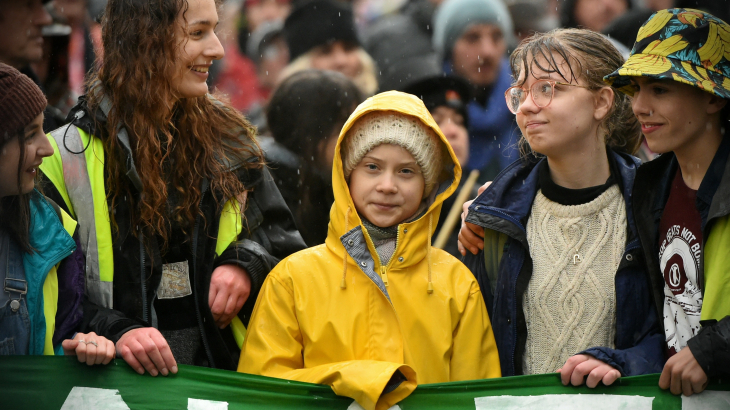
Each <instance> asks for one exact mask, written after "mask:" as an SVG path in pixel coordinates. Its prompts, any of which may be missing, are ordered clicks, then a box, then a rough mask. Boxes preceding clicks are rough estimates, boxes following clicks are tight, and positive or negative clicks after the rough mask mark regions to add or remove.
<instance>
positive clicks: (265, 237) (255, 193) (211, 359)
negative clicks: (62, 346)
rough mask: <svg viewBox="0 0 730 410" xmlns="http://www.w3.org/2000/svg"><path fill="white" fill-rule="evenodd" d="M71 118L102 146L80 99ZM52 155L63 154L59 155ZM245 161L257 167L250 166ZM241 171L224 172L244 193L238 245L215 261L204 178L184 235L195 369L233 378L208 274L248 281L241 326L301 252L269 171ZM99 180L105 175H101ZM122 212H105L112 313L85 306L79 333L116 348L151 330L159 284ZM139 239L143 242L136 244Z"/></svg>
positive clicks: (122, 203) (232, 352) (229, 341)
mask: <svg viewBox="0 0 730 410" xmlns="http://www.w3.org/2000/svg"><path fill="white" fill-rule="evenodd" d="M78 112H83V113H84V115H83V116H81V117H80V119H79V118H76V119H75V120H74V123H73V124H74V125H75V126H77V127H78V128H79V129H81V130H83V131H85V132H86V133H87V134H89V135H91V136H92V138H94V139H96V138H101V139H103V138H105V136H104V132H103V129H105V127H104V126H103V125H104V124H105V122H106V118H105V116H104V115H103V113H101V111H100V110H99V111H96V112H91V111H90V110H89V108H88V106H87V105H86V102H85V100H84V98H83V97H82V98H81V99H79V103H78V104H77V106H76V107H74V109H72V110H71V113H70V114H69V117H68V120H71V119H74V118H75V115H76V114H77V113H78ZM94 116H96V117H95V118H96V123H97V124H100V125H101V126H100V128H99V129H96V128H95V126H96V125H95V121H94V120H93V118H94ZM59 149H64V148H63V147H59ZM101 154H103V153H101ZM125 160H131V159H130V158H127V159H125ZM249 160H250V161H253V162H255V161H258V159H257V158H250V159H249ZM125 163H126V161H125ZM244 165H245V164H242V163H241V164H232V167H231V168H232V171H231V172H235V173H237V175H238V177H239V179H240V181H241V182H242V183H243V185H244V186H245V187H246V188H247V190H248V191H249V192H248V198H247V201H246V209H245V214H244V220H243V223H244V225H243V229H242V230H241V233H240V235H239V237H238V240H237V241H235V242H233V243H232V244H231V245H230V246H228V248H227V249H225V251H223V252H222V253H221V254H220V255H218V254H216V242H217V241H216V238H217V236H218V228H219V222H220V218H221V211H222V204H217V203H216V201H215V199H214V195H213V193H212V192H211V191H210V187H209V181H208V180H207V179H205V178H204V179H203V181H202V183H201V186H200V190H201V193H202V198H201V200H200V205H199V210H200V213H201V214H202V215H198V216H197V218H196V221H195V225H194V228H193V230H192V232H191V234H192V237H191V240H192V244H191V247H192V255H191V259H192V260H191V261H190V281H191V285H192V286H193V287H194V290H193V295H194V296H195V304H196V307H197V312H196V314H197V323H198V327H199V329H200V332H201V337H202V344H203V346H204V349H205V353H206V355H205V356H206V357H205V360H204V361H202V362H200V363H197V362H196V364H198V365H203V366H209V367H216V368H222V369H230V370H235V368H236V365H237V363H238V358H239V355H240V350H239V348H238V345H237V343H236V341H235V339H234V337H233V334H232V331H231V330H230V327H227V328H225V329H223V330H221V329H218V327H217V326H216V324H215V321H214V320H213V316H212V314H211V311H210V308H209V306H208V291H209V288H210V279H211V274H212V272H213V270H214V269H215V268H216V267H218V266H221V265H226V264H234V265H238V266H240V267H241V268H243V269H245V270H246V271H247V272H248V274H249V276H250V278H251V294H250V296H249V298H248V301H247V302H246V304H245V305H244V307H243V309H241V311H240V312H239V314H238V316H239V318H240V319H241V321H242V322H243V323H244V324H247V323H248V319H249V317H250V314H251V311H252V309H253V306H254V304H255V301H256V297H257V295H258V292H259V290H260V288H261V285H262V284H263V281H264V279H265V278H266V276H267V275H268V273H269V271H270V270H271V269H272V268H273V267H274V266H275V265H276V264H277V263H278V262H279V260H280V259H282V258H284V257H286V256H288V255H290V254H291V253H294V252H296V251H299V250H301V249H304V248H305V244H304V242H303V240H302V238H301V236H300V235H299V232H298V231H297V230H296V228H295V226H294V222H293V219H292V216H291V213H290V212H289V209H288V208H287V206H286V203H285V202H284V200H283V199H282V197H281V194H279V191H278V189H277V188H276V184H275V183H274V181H273V178H272V177H271V175H270V174H269V171H268V169H267V168H262V169H248V168H246V167H244ZM44 172H46V170H45V169H44ZM104 173H105V174H106V171H105V172H104ZM49 182H50V181H49ZM132 185H133V184H132ZM45 193H46V195H48V196H49V197H50V198H52V199H53V200H54V201H56V202H57V203H58V204H61V206H62V207H66V208H67V204H66V202H65V201H64V196H63V195H62V194H61V193H60V192H59V191H58V189H57V188H56V186H54V185H53V184H52V183H48V184H46V188H45ZM129 207H130V203H129V201H127V200H125V198H124V197H123V196H121V197H119V198H117V202H116V208H114V209H113V210H112V208H111V206H109V209H110V210H111V212H113V213H114V220H115V222H116V226H117V227H118V231H116V232H114V233H113V235H112V236H113V238H112V243H113V255H114V256H113V257H114V261H113V263H114V277H113V307H114V309H107V308H102V307H100V306H97V305H95V304H93V303H91V302H87V303H85V305H84V323H83V325H84V326H83V330H82V331H84V332H90V331H94V332H96V333H97V334H99V335H102V336H105V337H107V338H109V339H110V340H112V341H114V342H115V343H116V342H117V340H119V338H120V337H121V336H122V335H123V334H124V333H126V332H127V331H129V330H132V329H134V328H140V327H149V326H153V323H154V322H155V320H154V317H153V316H154V315H153V314H151V312H152V302H153V297H154V295H155V292H156V289H157V288H158V286H159V283H160V279H161V276H162V258H161V256H160V244H159V243H157V239H156V236H155V235H149V234H145V233H144V232H142V233H140V234H139V235H138V236H135V232H133V231H132V229H133V227H132V226H131V220H130V208H129ZM67 210H68V209H67ZM138 237H139V238H143V241H141V240H139V239H138ZM150 261H152V262H150ZM150 264H151V265H152V266H151V267H150ZM150 268H151V269H150ZM150 270H151V271H150Z"/></svg>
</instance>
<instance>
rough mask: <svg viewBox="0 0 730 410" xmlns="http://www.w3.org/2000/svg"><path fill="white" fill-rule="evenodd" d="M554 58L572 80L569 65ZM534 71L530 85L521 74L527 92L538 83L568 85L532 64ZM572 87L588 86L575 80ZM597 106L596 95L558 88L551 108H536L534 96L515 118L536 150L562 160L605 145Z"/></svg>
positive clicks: (567, 88) (530, 95) (531, 72)
mask: <svg viewBox="0 0 730 410" xmlns="http://www.w3.org/2000/svg"><path fill="white" fill-rule="evenodd" d="M553 57H554V58H555V60H556V62H557V63H558V67H560V71H561V72H562V73H563V75H564V76H565V77H566V78H568V79H570V78H571V77H570V67H569V65H568V63H566V62H565V60H563V59H562V58H561V57H560V56H556V55H553ZM540 58H542V57H540ZM530 63H532V62H531V61H530ZM540 65H542V66H547V63H546V62H544V61H543V62H541V64H540ZM531 67H532V69H531V71H530V74H529V75H528V76H527V81H525V82H524V83H522V81H523V79H524V78H525V77H524V73H521V74H520V76H519V78H518V81H517V84H521V87H523V88H525V89H530V88H531V87H532V85H533V84H534V83H535V82H537V81H538V80H542V79H545V80H554V81H557V82H563V83H567V82H568V81H566V80H565V79H564V78H563V77H561V76H560V74H558V73H546V72H544V71H542V70H540V69H539V68H537V64H532V65H531ZM570 83H571V84H580V85H584V84H581V83H580V82H579V81H577V80H576V79H572V80H571V82H570ZM595 105H596V103H595V101H594V94H593V92H591V91H590V90H588V89H585V88H581V87H573V86H568V85H555V93H554V94H553V99H552V101H551V102H550V104H549V105H548V106H547V107H543V108H540V107H538V106H537V105H535V103H534V102H533V101H532V93H530V94H529V95H528V96H527V98H526V99H525V102H524V103H522V105H520V108H519V110H518V111H517V114H515V117H516V120H517V125H518V126H519V127H520V131H522V135H523V136H524V137H525V139H526V140H527V142H528V143H529V144H530V148H532V150H534V151H536V152H538V153H540V154H543V155H546V156H548V157H553V158H559V157H561V156H562V155H563V154H565V153H569V152H580V151H584V150H586V149H593V148H594V147H595V146H596V145H597V144H603V141H602V140H600V139H599V138H598V128H599V126H600V122H601V120H602V119H603V116H600V115H598V114H597V112H596V109H595Z"/></svg>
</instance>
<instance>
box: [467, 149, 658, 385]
mask: <svg viewBox="0 0 730 410" xmlns="http://www.w3.org/2000/svg"><path fill="white" fill-rule="evenodd" d="M612 155H614V158H615V160H616V163H617V167H618V168H619V173H620V175H619V176H618V177H617V179H618V180H619V186H620V188H621V191H622V193H623V196H624V201H625V202H626V216H627V217H626V219H627V222H628V232H627V241H626V242H627V244H626V248H625V251H624V254H623V257H622V259H621V262H620V264H619V267H618V270H617V272H616V277H615V286H616V333H615V334H616V340H615V346H616V348H615V349H610V348H608V347H592V348H590V349H588V350H586V351H584V352H575V353H576V354H578V353H585V354H589V355H591V356H594V357H596V358H598V359H600V360H602V361H604V362H606V363H608V364H610V365H611V366H613V367H615V368H616V369H618V370H619V371H620V372H621V375H622V376H634V375H639V374H646V373H656V372H660V371H661V370H662V367H663V365H664V362H665V358H664V347H663V345H664V338H663V334H662V330H661V328H660V320H659V316H658V315H657V311H656V309H655V307H654V303H653V300H652V297H651V287H650V282H649V277H648V275H647V273H646V269H645V266H644V264H643V261H642V260H641V257H642V252H641V245H640V243H639V238H638V237H637V232H636V225H635V223H634V214H633V210H632V208H631V202H632V201H631V194H630V193H631V189H632V188H633V182H634V176H635V175H636V169H637V168H638V165H639V161H638V159H636V158H634V157H631V156H628V155H624V154H618V153H612ZM542 161H544V159H543V160H542ZM538 164H539V161H528V160H520V161H517V162H514V163H513V164H512V165H510V166H509V167H507V168H506V169H505V170H504V171H502V173H501V174H500V175H499V176H497V178H496V179H495V180H494V182H492V184H491V185H490V186H489V187H488V188H487V189H486V190H485V191H484V192H483V193H482V194H481V195H480V196H478V197H477V198H476V199H475V200H474V202H473V203H472V204H471V206H470V207H469V214H468V217H467V219H466V220H467V221H468V222H471V223H474V224H476V225H479V226H481V227H484V228H485V246H484V250H483V251H481V252H479V254H478V255H476V256H475V255H471V254H467V256H466V257H465V258H464V263H465V264H466V265H467V266H468V267H469V268H470V269H471V271H472V272H473V273H474V275H475V276H476V278H477V280H478V281H479V287H480V288H481V289H482V295H483V296H484V300H485V302H486V304H487V308H488V310H489V313H490V318H491V320H492V327H493V330H494V336H495V338H496V340H497V346H498V349H499V357H500V362H501V365H502V374H503V375H504V376H512V375H518V374H522V373H523V371H522V355H523V353H524V351H525V343H526V340H527V326H526V323H525V316H524V310H523V307H522V300H523V296H524V294H525V292H526V290H527V286H528V284H529V282H530V278H531V276H532V258H531V257H530V249H529V245H528V243H527V231H526V228H525V226H526V224H527V220H528V218H529V216H530V211H531V209H532V203H533V201H534V199H535V196H536V195H537V191H538V188H539V187H538V169H539V165H538Z"/></svg>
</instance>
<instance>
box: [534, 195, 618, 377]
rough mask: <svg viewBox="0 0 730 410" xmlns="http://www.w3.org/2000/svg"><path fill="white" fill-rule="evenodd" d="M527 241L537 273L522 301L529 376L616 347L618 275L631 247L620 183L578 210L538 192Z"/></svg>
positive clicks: (547, 371)
mask: <svg viewBox="0 0 730 410" xmlns="http://www.w3.org/2000/svg"><path fill="white" fill-rule="evenodd" d="M527 242H528V244H529V246H530V256H531V257H532V264H533V269H532V278H531V279H530V283H529V285H528V287H527V291H526V292H525V295H524V298H523V301H522V306H523V309H524V312H525V321H526V322H527V343H526V345H525V354H524V356H523V369H524V372H525V374H540V373H551V372H554V371H555V370H557V369H558V368H560V367H561V366H562V365H563V364H564V363H565V361H566V360H567V359H568V358H569V357H570V356H572V355H574V354H576V353H578V352H580V351H582V350H585V349H587V348H589V347H593V346H606V347H611V348H613V347H615V343H614V335H615V331H616V326H615V325H616V290H615V282H614V276H615V275H616V270H617V269H618V265H619V262H620V261H621V258H622V256H623V251H624V248H625V246H626V205H625V203H624V199H623V196H622V195H621V192H620V190H619V188H618V185H613V186H612V187H610V188H609V189H608V190H606V191H605V192H604V193H603V194H601V195H600V196H599V197H598V198H596V199H594V200H593V201H591V202H589V203H586V204H582V205H575V206H565V205H561V204H558V203H556V202H552V201H550V200H549V199H547V198H546V197H545V196H544V195H543V194H542V191H538V193H537V197H536V198H535V202H534V203H533V205H532V213H531V214H530V218H529V220H528V222H527ZM576 255H577V256H576Z"/></svg>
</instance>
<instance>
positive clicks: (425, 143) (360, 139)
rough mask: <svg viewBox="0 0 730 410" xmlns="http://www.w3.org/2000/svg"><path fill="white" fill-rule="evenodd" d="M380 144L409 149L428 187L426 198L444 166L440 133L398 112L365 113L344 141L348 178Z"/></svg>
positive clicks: (343, 156)
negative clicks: (366, 155) (437, 133)
mask: <svg viewBox="0 0 730 410" xmlns="http://www.w3.org/2000/svg"><path fill="white" fill-rule="evenodd" d="M381 144H393V145H398V146H401V147H403V148H404V149H406V150H407V151H408V152H409V153H410V154H411V155H412V156H413V158H414V159H415V160H416V163H417V164H418V166H419V167H421V173H422V174H423V180H424V182H425V188H424V190H423V197H424V198H425V197H427V196H428V195H429V194H431V191H432V190H433V188H434V187H436V185H438V183H439V181H438V178H439V176H440V175H441V170H442V167H443V156H442V144H441V140H440V139H439V137H438V135H436V133H435V132H434V131H433V130H432V129H431V128H430V127H429V126H427V125H426V124H424V123H423V122H422V121H421V120H419V119H418V118H416V117H412V116H410V115H404V114H400V113H398V112H395V111H374V112H370V113H368V114H365V115H363V116H362V117H361V118H360V119H358V120H357V121H355V124H354V125H353V126H352V128H350V130H349V131H347V135H346V136H345V140H344V141H343V150H342V166H343V168H344V171H345V179H347V180H349V179H350V174H351V173H352V170H353V169H355V167H356V166H357V164H359V163H360V161H361V160H362V158H363V157H364V156H365V154H367V153H368V152H370V151H371V150H372V149H373V148H375V147H377V146H378V145H381Z"/></svg>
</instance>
